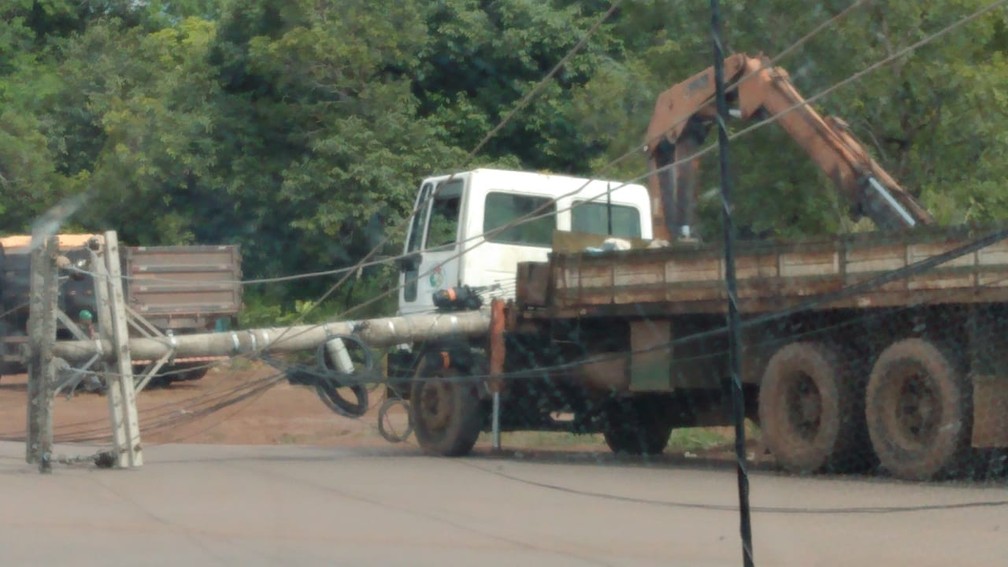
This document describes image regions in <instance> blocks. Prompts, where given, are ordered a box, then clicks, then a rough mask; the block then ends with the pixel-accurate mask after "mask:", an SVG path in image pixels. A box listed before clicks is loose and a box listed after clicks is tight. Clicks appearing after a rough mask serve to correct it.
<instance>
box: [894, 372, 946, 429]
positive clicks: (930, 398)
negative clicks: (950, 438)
mask: <svg viewBox="0 0 1008 567" xmlns="http://www.w3.org/2000/svg"><path fill="white" fill-rule="evenodd" d="M893 382H894V385H893V387H894V390H895V392H894V394H895V396H896V403H895V404H894V407H895V415H894V416H893V417H894V419H893V425H894V428H893V430H894V432H895V433H896V435H897V436H898V437H899V439H900V442H901V444H903V445H905V446H910V447H915V448H922V447H925V446H926V445H928V444H930V443H932V442H933V441H934V440H935V439H936V437H937V436H938V429H939V427H940V424H941V415H942V408H941V402H940V399H939V395H938V392H937V391H936V390H935V388H934V384H933V383H932V380H931V378H930V376H929V375H928V374H927V373H926V372H924V371H923V369H921V368H918V367H913V366H910V367H907V368H906V369H905V370H904V371H903V372H902V373H901V374H900V375H899V376H898V377H897V379H896V380H893Z"/></svg>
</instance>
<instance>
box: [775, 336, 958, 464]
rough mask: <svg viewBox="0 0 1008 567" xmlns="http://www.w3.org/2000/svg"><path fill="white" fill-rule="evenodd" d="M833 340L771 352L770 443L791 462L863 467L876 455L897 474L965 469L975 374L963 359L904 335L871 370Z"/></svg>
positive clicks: (876, 460)
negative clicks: (866, 370)
mask: <svg viewBox="0 0 1008 567" xmlns="http://www.w3.org/2000/svg"><path fill="white" fill-rule="evenodd" d="M854 358H855V357H852V356H848V355H845V353H844V352H843V351H842V350H841V349H839V348H838V347H836V346H835V345H831V344H828V343H815V342H798V343H792V344H789V345H787V346H785V347H783V348H781V349H780V350H779V351H777V353H775V354H774V356H773V357H771V359H770V361H769V363H768V365H767V368H766V371H765V373H764V376H763V382H762V384H761V387H760V399H759V417H760V425H761V428H762V430H763V439H764V443H765V444H766V446H767V447H768V448H769V449H770V451H771V452H772V453H773V454H774V456H775V457H776V459H777V462H778V464H779V465H780V466H781V467H783V468H784V469H786V470H788V471H791V472H797V473H807V472H816V471H828V472H856V471H864V470H867V469H869V468H872V467H873V466H874V465H875V464H876V463H877V464H880V465H881V466H882V468H884V469H886V470H887V471H888V472H890V473H891V474H893V475H894V476H896V477H898V478H903V479H911V480H924V479H930V478H934V477H937V476H943V475H946V474H951V473H955V472H957V469H958V468H959V467H960V466H961V464H962V463H963V462H964V461H965V458H966V456H967V455H968V454H969V451H970V434H971V406H970V403H971V400H972V393H971V391H970V387H969V382H968V379H967V377H966V375H965V373H964V372H963V370H962V368H961V367H960V366H959V365H958V364H956V362H955V358H954V357H952V356H951V355H950V353H948V352H947V351H946V350H944V349H943V348H941V347H939V346H938V345H936V344H935V343H933V342H931V341H928V340H925V339H919V338H913V339H905V340H901V341H897V342H895V343H893V344H892V345H890V346H889V347H888V348H886V349H885V350H884V351H883V352H882V353H881V354H880V355H879V357H878V359H877V360H876V362H875V364H874V366H873V367H872V369H871V373H870V375H869V376H867V379H866V377H864V372H863V370H861V369H859V368H858V367H857V366H856V365H854V364H853V362H854Z"/></svg>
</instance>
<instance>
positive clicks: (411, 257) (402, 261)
mask: <svg viewBox="0 0 1008 567" xmlns="http://www.w3.org/2000/svg"><path fill="white" fill-rule="evenodd" d="M420 260H421V256H420V253H419V252H414V253H412V254H408V255H406V256H400V257H399V258H396V260H395V265H396V267H398V268H399V271H400V272H415V271H417V270H419V269H420Z"/></svg>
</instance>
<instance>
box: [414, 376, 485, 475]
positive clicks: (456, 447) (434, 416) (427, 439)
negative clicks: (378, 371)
mask: <svg viewBox="0 0 1008 567" xmlns="http://www.w3.org/2000/svg"><path fill="white" fill-rule="evenodd" d="M417 378H418V379H417V380H415V381H414V382H413V384H412V386H411V388H410V419H411V421H412V422H413V428H414V429H413V433H414V434H415V435H416V439H417V442H418V443H419V444H420V448H421V449H422V450H423V451H424V452H425V453H427V454H429V455H438V456H442V457H459V456H463V455H467V454H469V452H470V451H472V448H473V445H475V444H476V439H477V438H478V437H479V434H480V431H481V430H482V428H483V420H484V417H485V416H484V413H485V412H484V410H483V407H482V404H481V403H480V398H479V390H478V388H479V385H478V384H477V383H476V382H473V381H469V380H463V379H461V378H463V374H462V373H461V372H459V370H458V369H456V368H436V369H432V370H425V369H424V366H423V365H422V366H421V368H420V369H419V371H418V377H417Z"/></svg>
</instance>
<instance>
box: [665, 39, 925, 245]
mask: <svg viewBox="0 0 1008 567" xmlns="http://www.w3.org/2000/svg"><path fill="white" fill-rule="evenodd" d="M724 69H725V71H724V75H725V83H726V85H728V92H727V95H728V101H729V105H730V106H731V107H732V108H731V115H732V116H733V117H736V118H740V119H742V120H750V119H753V118H757V117H763V116H771V117H775V119H776V122H777V123H778V124H779V125H780V126H781V127H782V128H783V129H784V130H785V131H786V132H787V133H788V135H790V136H791V138H792V139H794V140H795V142H797V143H798V145H799V146H801V147H802V149H804V150H805V152H806V153H807V154H808V155H809V157H810V158H812V160H813V161H814V162H815V163H816V165H818V166H819V168H820V169H822V171H823V172H825V173H826V175H827V176H828V177H829V178H830V179H831V180H832V181H833V183H834V184H835V185H836V187H837V189H838V191H839V192H840V194H841V195H842V196H843V197H844V198H845V199H846V200H847V201H848V202H849V203H850V204H851V214H852V216H854V217H855V218H859V217H861V216H868V217H869V218H871V219H872V220H873V221H874V222H875V224H876V225H877V226H878V227H879V228H880V229H905V228H910V227H914V226H917V225H930V224H933V223H934V219H933V218H932V216H931V214H930V213H928V211H927V210H926V209H925V208H924V207H923V206H922V205H921V204H920V203H919V202H918V201H917V200H916V199H915V198H914V197H913V195H911V194H910V193H909V192H907V191H906V190H905V189H903V188H902V187H900V185H899V183H897V182H896V180H895V179H893V178H892V176H890V175H889V174H888V173H886V171H885V170H884V169H882V167H881V166H880V165H879V164H878V163H876V162H875V160H874V159H872V158H871V156H870V155H869V154H868V152H867V151H866V150H865V148H864V146H862V145H861V143H859V142H858V141H857V140H856V139H855V138H854V136H853V135H851V132H850V129H849V128H848V127H847V125H846V124H845V123H844V122H843V121H842V120H840V119H838V118H835V117H823V116H821V115H820V114H819V113H818V112H816V111H815V109H813V108H812V107H811V106H809V105H808V103H807V102H806V101H805V99H804V98H803V97H802V96H801V95H800V94H799V93H798V91H797V89H795V87H794V85H793V84H792V83H791V80H790V78H789V77H788V74H787V72H786V71H784V70H783V69H781V68H779V67H772V66H770V65H769V64H768V62H767V61H766V59H765V58H763V57H759V58H755V57H749V56H747V55H745V54H740V53H739V54H735V55H731V56H730V57H728V58H727V59H725V66H724ZM716 118H717V110H716V108H715V104H714V70H713V68H708V69H707V70H705V71H703V72H701V73H698V74H696V75H694V76H693V77H691V78H689V79H688V80H686V81H683V82H681V83H679V84H677V85H675V86H673V87H672V88H670V89H668V90H667V91H665V92H663V93H662V94H661V95H659V97H658V101H657V103H656V104H655V111H654V114H653V115H652V117H651V124H650V125H649V126H648V133H647V152H648V154H649V162H650V167H651V171H652V172H653V173H652V175H651V176H650V179H649V183H648V189H649V192H650V194H651V205H652V223H653V225H654V234H655V238H662V239H665V240H670V239H672V238H674V237H676V238H678V237H689V236H690V230H691V227H692V226H693V225H694V224H695V220H696V211H695V209H696V200H697V186H698V184H697V180H698V178H699V158H698V157H696V156H695V154H696V152H697V151H698V149H699V146H700V144H701V143H703V140H704V139H705V138H706V136H707V132H708V130H709V129H710V126H711V124H712V123H713V121H714V120H715V119H716Z"/></svg>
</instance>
